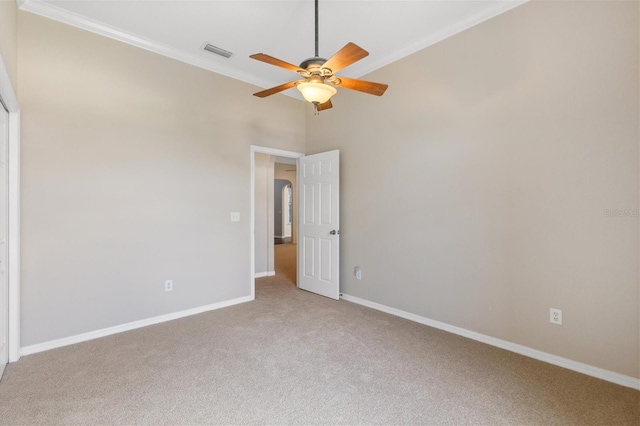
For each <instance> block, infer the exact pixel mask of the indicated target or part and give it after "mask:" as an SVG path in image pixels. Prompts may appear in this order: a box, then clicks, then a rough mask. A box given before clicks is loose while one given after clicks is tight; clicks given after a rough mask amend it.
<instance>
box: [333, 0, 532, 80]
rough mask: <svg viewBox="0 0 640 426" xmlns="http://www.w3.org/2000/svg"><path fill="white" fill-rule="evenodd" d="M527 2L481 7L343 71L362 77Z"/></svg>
mask: <svg viewBox="0 0 640 426" xmlns="http://www.w3.org/2000/svg"><path fill="white" fill-rule="evenodd" d="M527 2H529V0H501V1H500V2H499V3H498V4H496V5H494V6H490V7H488V8H486V9H483V10H481V11H479V12H476V13H475V14H473V15H469V16H467V17H466V18H464V19H462V20H461V21H457V22H455V23H454V24H452V25H449V26H448V27H445V28H443V29H441V30H439V31H437V32H436V33H434V34H430V35H429V36H427V37H425V38H424V39H422V40H418V41H416V42H414V43H411V44H409V45H408V46H406V47H404V48H403V49H400V50H397V51H395V52H393V53H391V54H389V55H387V56H384V57H381V58H380V59H378V60H376V61H373V62H369V61H367V62H365V63H360V64H354V65H352V66H351V67H350V71H349V72H345V73H344V74H345V75H349V76H352V77H355V78H359V77H362V76H363V75H365V74H369V73H370V72H373V71H375V70H378V69H380V68H382V67H384V66H387V65H389V64H391V63H393V62H395V61H398V60H400V59H402V58H404V57H407V56H409V55H412V54H414V53H416V52H418V51H420V50H422V49H425V48H427V47H429V46H431V45H434V44H436V43H439V42H441V41H442V40H445V39H447V38H449V37H451V36H454V35H456V34H458V33H460V32H462V31H464V30H467V29H469V28H471V27H474V26H476V25H478V24H481V23H482V22H484V21H487V20H489V19H491V18H494V17H496V16H498V15H501V14H503V13H505V12H507V11H509V10H511V9H513V8H516V7H518V6H521V5H523V4H525V3H527Z"/></svg>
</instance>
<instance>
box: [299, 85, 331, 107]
mask: <svg viewBox="0 0 640 426" xmlns="http://www.w3.org/2000/svg"><path fill="white" fill-rule="evenodd" d="M296 88H297V89H298V90H299V91H300V93H302V96H303V97H304V99H305V100H306V101H307V102H311V103H313V104H315V103H319V104H323V103H325V102H327V101H328V100H329V99H331V97H332V96H333V95H335V94H336V93H337V92H338V90H336V88H335V87H333V86H329V85H328V84H325V83H320V82H313V81H305V82H302V83H299V84H298V85H297V86H296Z"/></svg>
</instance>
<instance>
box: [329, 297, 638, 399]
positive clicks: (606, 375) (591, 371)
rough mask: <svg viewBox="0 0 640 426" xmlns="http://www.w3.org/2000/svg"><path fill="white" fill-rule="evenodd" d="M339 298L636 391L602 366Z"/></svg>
mask: <svg viewBox="0 0 640 426" xmlns="http://www.w3.org/2000/svg"><path fill="white" fill-rule="evenodd" d="M340 298H341V299H343V300H346V301H347V302H352V303H357V304H358V305H362V306H366V307H368V308H372V309H376V310H378V311H382V312H386V313H388V314H391V315H395V316H397V317H400V318H404V319H408V320H410V321H415V322H417V323H420V324H424V325H427V326H429V327H433V328H437V329H440V330H444V331H447V332H449V333H453V334H457V335H459V336H463V337H467V338H469V339H473V340H477V341H478V342H482V343H486V344H488V345H491V346H496V347H498V348H501V349H506V350H508V351H511V352H515V353H518V354H520V355H524V356H528V357H529V358H534V359H537V360H539V361H544V362H548V363H549V364H553V365H557V366H559V367H563V368H567V369H569V370H573V371H577V372H578V373H582V374H586V375H587V376H592V377H596V378H598V379H602V380H606V381H608V382H611V383H615V384H618V385H622V386H625V387H628V388H632V389H638V390H640V379H636V378H635V377H631V376H626V375H624V374H620V373H616V372H613V371H609V370H605V369H603V368H599V367H594V366H592V365H588V364H583V363H581V362H578V361H573V360H571V359H567V358H563V357H560V356H557V355H553V354H550V353H547V352H542V351H539V350H537V349H532V348H530V347H527V346H523V345H519V344H517V343H512V342H508V341H506V340H502V339H498V338H495V337H491V336H487V335H486V334H481V333H477V332H475V331H471V330H467V329H464V328H460V327H456V326H454V325H450V324H446V323H444V322H440V321H436V320H432V319H429V318H426V317H422V316H420V315H416V314H412V313H410V312H406V311H401V310H400V309H396V308H391V307H389V306H385V305H381V304H379V303H375V302H370V301H368V300H365V299H360V298H359V297H355V296H350V295H348V294H341V295H340Z"/></svg>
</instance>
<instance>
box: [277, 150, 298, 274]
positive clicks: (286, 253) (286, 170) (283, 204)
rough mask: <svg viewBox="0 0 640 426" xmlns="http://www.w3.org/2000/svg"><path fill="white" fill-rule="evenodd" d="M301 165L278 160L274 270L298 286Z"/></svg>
mask: <svg viewBox="0 0 640 426" xmlns="http://www.w3.org/2000/svg"><path fill="white" fill-rule="evenodd" d="M296 163H297V161H296V159H292V158H286V157H279V156H278V157H276V158H275V163H274V178H275V180H274V187H273V198H274V230H275V232H274V234H275V235H274V245H275V247H274V266H275V272H276V275H278V276H279V277H280V278H283V279H284V280H286V281H287V282H290V283H291V284H292V285H297V243H298V241H297V238H298V233H297V210H298V208H297V207H298V206H297V204H298V200H297V174H298V170H297V164H296Z"/></svg>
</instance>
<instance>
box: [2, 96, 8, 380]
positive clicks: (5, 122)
mask: <svg viewBox="0 0 640 426" xmlns="http://www.w3.org/2000/svg"><path fill="white" fill-rule="evenodd" d="M8 147H9V113H8V112H7V110H6V109H5V108H4V105H2V103H0V377H2V373H3V372H4V367H5V365H6V364H7V361H8V360H9V280H8V279H7V261H8V252H7V245H8V244H7V238H8V237H7V234H8V232H7V230H8V228H9V222H8V220H9V217H8V213H9V209H8V205H9V186H8V173H7V157H8V154H9V150H8Z"/></svg>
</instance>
